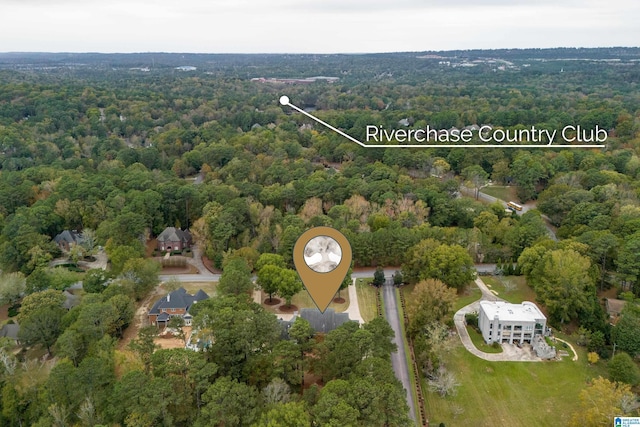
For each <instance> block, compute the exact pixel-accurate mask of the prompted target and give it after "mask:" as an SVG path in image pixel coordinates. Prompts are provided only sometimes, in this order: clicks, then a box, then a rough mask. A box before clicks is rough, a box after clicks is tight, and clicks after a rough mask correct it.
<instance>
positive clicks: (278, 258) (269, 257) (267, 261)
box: [255, 253, 287, 271]
mask: <svg viewBox="0 0 640 427" xmlns="http://www.w3.org/2000/svg"><path fill="white" fill-rule="evenodd" d="M266 265H275V266H276V267H280V268H285V267H286V266H287V264H286V263H285V262H284V258H283V257H282V255H278V254H270V253H264V254H260V256H259V257H258V261H256V265H255V269H256V271H260V270H262V268H263V267H264V266H266Z"/></svg>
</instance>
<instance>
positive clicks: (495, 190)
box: [480, 185, 520, 202]
mask: <svg viewBox="0 0 640 427" xmlns="http://www.w3.org/2000/svg"><path fill="white" fill-rule="evenodd" d="M480 191H482V192H483V193H485V194H488V195H490V196H493V197H495V198H497V199H500V200H504V201H505V202H509V201H514V202H518V201H519V200H520V199H518V196H516V187H514V186H505V185H491V186H488V187H483V188H482V190H480Z"/></svg>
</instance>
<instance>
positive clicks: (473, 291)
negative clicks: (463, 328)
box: [405, 277, 484, 313]
mask: <svg viewBox="0 0 640 427" xmlns="http://www.w3.org/2000/svg"><path fill="white" fill-rule="evenodd" d="M483 280H484V277H483ZM405 296H406V295H405ZM481 296H482V292H480V289H478V287H477V286H476V285H475V283H474V284H472V285H469V286H468V287H467V288H466V289H465V290H464V291H463V292H462V293H459V294H458V299H457V300H456V302H455V304H454V305H453V311H454V313H455V312H456V311H458V310H460V309H461V308H462V307H465V306H467V305H469V304H471V303H472V302H474V301H477V300H479V299H480V297H481Z"/></svg>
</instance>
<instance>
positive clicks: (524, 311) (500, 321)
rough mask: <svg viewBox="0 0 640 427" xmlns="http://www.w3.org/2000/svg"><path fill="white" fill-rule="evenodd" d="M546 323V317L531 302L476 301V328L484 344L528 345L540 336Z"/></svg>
mask: <svg viewBox="0 0 640 427" xmlns="http://www.w3.org/2000/svg"><path fill="white" fill-rule="evenodd" d="M546 325H547V318H546V317H545V315H544V314H542V312H541V311H540V309H539V308H538V306H537V305H535V304H534V303H532V302H529V301H523V302H522V303H521V304H511V303H509V302H505V301H480V312H479V313H478V327H479V328H480V331H482V337H483V338H484V340H485V342H486V343H487V344H492V343H494V342H498V343H509V344H514V343H520V344H523V343H529V344H531V343H532V342H533V337H535V336H536V335H540V336H544V334H545V331H546Z"/></svg>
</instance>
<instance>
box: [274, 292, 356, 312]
mask: <svg viewBox="0 0 640 427" xmlns="http://www.w3.org/2000/svg"><path fill="white" fill-rule="evenodd" d="M337 296H338V294H336V297H337ZM340 296H341V297H342V298H344V302H343V303H341V304H336V303H335V302H333V301H331V303H330V304H329V307H328V308H333V309H334V310H335V311H336V313H342V312H343V311H345V310H346V309H347V307H349V291H347V290H346V289H345V290H343V291H340ZM276 298H277V296H276ZM280 299H281V300H283V301H284V299H283V298H280ZM291 303H292V304H293V305H295V306H297V307H298V308H316V307H317V306H316V303H315V302H313V299H311V295H309V292H307V290H306V289H304V290H302V291H301V292H298V293H297V294H295V295H294V296H293V298H292V299H291Z"/></svg>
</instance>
